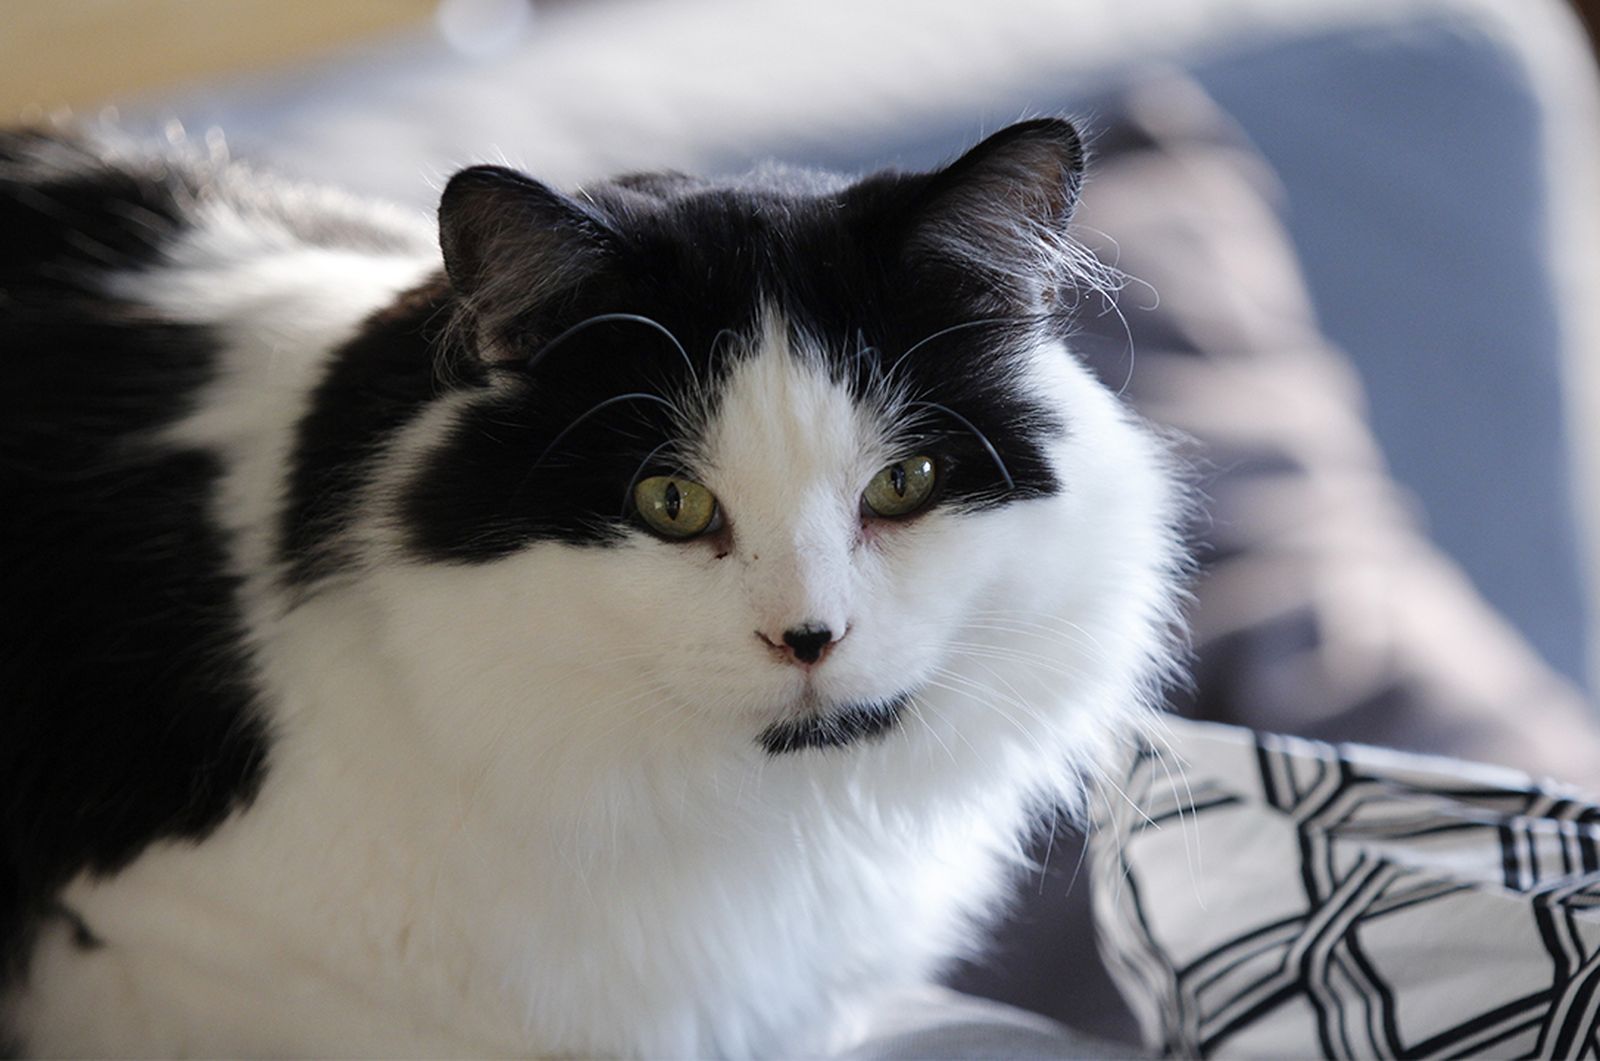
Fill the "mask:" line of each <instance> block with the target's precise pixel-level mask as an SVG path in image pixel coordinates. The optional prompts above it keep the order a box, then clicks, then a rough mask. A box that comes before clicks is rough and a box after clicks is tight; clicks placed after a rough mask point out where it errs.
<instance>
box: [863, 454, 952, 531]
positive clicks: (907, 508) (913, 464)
mask: <svg viewBox="0 0 1600 1061" xmlns="http://www.w3.org/2000/svg"><path fill="white" fill-rule="evenodd" d="M933 480H934V471H933V458H932V457H920V456H919V457H907V458H906V459H905V460H902V461H895V462H894V463H893V464H891V465H889V466H888V467H887V468H885V469H883V471H881V472H879V473H878V474H877V475H874V476H873V477H872V482H870V483H868V484H867V488H866V490H865V491H864V492H863V493H862V494H861V501H862V503H863V504H865V505H866V506H867V510H868V511H869V512H871V513H872V514H873V515H876V516H884V517H886V518H889V519H895V518H897V517H900V516H909V515H911V513H913V512H915V511H916V510H917V509H919V508H921V507H922V506H923V505H925V504H927V503H928V498H930V497H932V496H933Z"/></svg>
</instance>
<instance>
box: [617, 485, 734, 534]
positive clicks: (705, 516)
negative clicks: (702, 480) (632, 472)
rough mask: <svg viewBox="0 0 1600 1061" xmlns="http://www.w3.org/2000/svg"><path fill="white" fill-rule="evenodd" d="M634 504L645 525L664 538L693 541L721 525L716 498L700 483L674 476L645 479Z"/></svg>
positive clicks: (637, 488) (634, 498) (636, 493)
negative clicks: (715, 525)
mask: <svg viewBox="0 0 1600 1061" xmlns="http://www.w3.org/2000/svg"><path fill="white" fill-rule="evenodd" d="M633 504H634V507H635V508H636V509H637V510H638V512H639V518H640V519H642V520H644V522H645V526H647V527H649V528H650V529H651V530H653V531H655V532H656V533H657V534H659V535H661V536H662V537H663V538H673V539H677V540H683V539H685V538H693V537H694V536H695V535H697V534H704V533H705V532H706V531H708V530H711V529H713V527H714V524H715V523H716V522H717V499H716V496H715V495H714V494H712V492H711V491H710V490H707V489H706V488H705V487H703V486H701V485H700V484H699V483H697V482H693V481H691V480H689V479H679V478H677V477H675V476H671V475H652V476H651V477H650V478H648V479H641V480H640V481H639V484H638V485H637V486H635V487H634V488H633Z"/></svg>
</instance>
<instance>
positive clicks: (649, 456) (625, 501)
mask: <svg viewBox="0 0 1600 1061" xmlns="http://www.w3.org/2000/svg"><path fill="white" fill-rule="evenodd" d="M670 445H672V440H671V439H668V440H667V441H665V442H663V443H661V445H659V446H657V447H656V448H655V449H653V450H651V451H650V452H649V453H646V454H645V455H644V460H642V461H640V462H639V466H638V467H637V468H635V469H634V470H633V476H632V477H631V478H630V479H629V480H628V487H627V489H625V490H623V491H622V511H621V512H619V513H618V515H620V516H626V515H627V514H628V505H629V504H631V503H632V501H633V488H634V487H636V486H638V485H639V480H640V479H641V478H643V477H644V472H645V469H646V468H648V467H650V462H651V461H653V460H655V459H656V454H657V453H660V452H661V451H662V450H664V449H666V448H667V447H668V446H670Z"/></svg>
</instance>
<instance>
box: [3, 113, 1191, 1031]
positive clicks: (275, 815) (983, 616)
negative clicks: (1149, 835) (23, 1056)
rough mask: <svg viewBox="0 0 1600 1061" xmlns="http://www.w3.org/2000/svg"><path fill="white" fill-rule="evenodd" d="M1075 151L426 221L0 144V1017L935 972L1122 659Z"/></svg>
mask: <svg viewBox="0 0 1600 1061" xmlns="http://www.w3.org/2000/svg"><path fill="white" fill-rule="evenodd" d="M1082 154H1083V153H1082V148H1081V145H1080V141H1079V138H1078V136H1077V134H1076V133H1075V132H1074V130H1073V128H1072V127H1071V125H1069V124H1068V123H1066V122H1064V121H1059V120H1038V121H1032V122H1027V123H1024V124H1021V125H1016V126H1013V127H1011V128H1008V129H1006V130H1003V131H1001V132H1000V133H998V134H996V135H995V136H993V137H991V138H990V139H988V140H986V141H984V142H983V143H982V144H980V145H979V146H977V147H976V148H974V149H973V150H972V151H970V152H969V153H968V154H966V155H965V156H963V157H961V158H960V159H959V160H957V161H956V162H954V163H953V164H951V165H949V166H947V167H945V168H943V169H940V170H938V171H935V172H931V173H894V172H890V173H880V174H876V175H872V176H868V177H865V178H863V179H859V180H847V179H843V178H834V177H827V176H819V175H815V174H799V173H793V172H786V171H779V170H770V171H760V172H758V173H756V174H753V175H750V176H746V177H743V178H738V179H732V180H725V181H711V180H700V179H696V178H692V177H687V176H683V175H679V174H672V173H667V174H650V175H641V176H630V177H623V178H619V179H616V180H613V181H609V182H604V183H597V184H594V185H590V186H588V187H585V188H583V189H581V190H579V191H578V192H576V193H574V194H570V195H569V194H563V193H561V192H558V191H556V190H553V189H551V188H549V187H547V186H545V185H543V184H540V183H538V182H536V181H534V180H532V179H530V178H528V177H525V176H523V175H521V174H518V173H515V172H512V171H510V170H507V169H503V168H498V167H474V168H471V169H467V170H465V171H463V172H461V173H459V174H457V175H456V176H455V177H454V178H453V179H452V180H451V181H450V182H449V185H448V187H446V188H445V190H444V193H443V197H442V202H441V205H440V210H439V217H438V225H437V228H435V226H434V225H433V224H432V223H431V222H430V221H429V220H427V219H424V218H418V217H412V216H409V215H406V214H404V213H401V212H399V211H392V210H386V209H380V208H376V207H372V206H369V205H364V204H360V203H357V202H354V201H350V200H347V199H345V198H342V197H340V196H338V195H335V194H332V193H329V192H324V191H317V190H309V189H304V188H299V187H295V186H292V185H288V184H284V183H281V182H275V181H273V180H271V179H269V178H266V177H263V176H261V175H259V174H255V173H252V172H250V171H248V170H246V169H244V168H242V167H240V166H238V165H236V164H228V163H225V162H221V161H207V160H204V159H198V158H190V157H164V156H157V155H154V154H142V153H139V152H137V151H131V150H124V149H114V148H110V147H106V146H103V145H101V144H99V143H97V142H95V141H93V140H91V139H85V138H74V137H70V136H69V137H63V136H59V135H55V134H34V133H15V134H7V135H5V136H4V137H0V231H3V232H4V233H5V240H4V242H3V244H0V336H3V341H4V349H5V358H6V377H7V378H6V382H5V385H4V388H3V390H0V393H3V395H4V399H3V401H4V404H3V406H0V447H3V448H0V468H3V472H4V476H5V480H4V496H5V498H6V506H7V510H8V513H7V516H6V519H5V521H4V524H3V531H0V534H3V539H0V546H3V554H0V564H3V575H0V578H3V585H0V600H3V601H4V608H3V611H4V626H3V628H0V653H3V654H0V683H3V684H0V690H3V692H0V696H3V698H4V699H3V701H0V815H3V817H0V830H3V832H0V845H3V846H0V954H3V958H4V985H5V986H4V995H3V996H0V997H3V1003H0V1012H3V1019H4V1030H5V1035H6V1036H7V1038H8V1041H9V1042H11V1043H12V1044H13V1046H14V1047H15V1048H17V1049H20V1050H25V1051H28V1052H38V1053H50V1054H61V1053H71V1054H106V1055H111V1054H115V1055H128V1054H144V1055H156V1054H159V1055H176V1054H241V1053H244V1054H276V1055H289V1054H330V1053H331V1054H339V1055H346V1056H349V1055H357V1054H367V1055H401V1054H411V1055H416V1054H425V1055H450V1056H460V1055H527V1054H532V1053H542V1054H569V1055H571V1054H577V1055H651V1056H686V1055H711V1054H717V1055H752V1054H755V1055H760V1054H788V1055H792V1054H796V1053H802V1052H810V1051H816V1050H824V1049H828V1048H831V1047H833V1046H836V1045H838V1044H839V1043H840V1042H842V1041H844V1039H845V1038H847V1037H848V1034H849V1029H850V1028H851V1027H852V1023H851V1021H852V1019H853V1018H852V1014H854V1013H857V1012H859V1011H861V1010H863V1009H868V1010H870V1008H871V1007H872V1006H873V1005H874V1003H875V1002H876V1001H877V1000H879V999H881V998H883V997H886V996H887V995H888V994H889V993H891V992H893V991H895V990H897V989H899V988H902V987H905V986H908V985H914V984H916V983H919V982H924V981H926V980H928V979H930V978H932V977H934V976H935V975H937V973H938V971H939V970H940V968H941V966H942V964H943V963H944V962H945V961H947V960H948V959H949V957H950V956H952V955H954V954H957V953H959V952H961V951H962V950H963V948H965V947H967V946H969V945H970V944H971V942H972V940H973V938H974V929H975V927H976V926H977V925H978V924H979V923H981V922H982V920H983V919H985V918H986V917H988V916H990V915H991V914H992V913H993V912H994V911H995V909H996V907H997V905H999V904H1000V903H1001V902H1002V901H1003V895H1004V892H1005V888H1006V885H1007V882H1008V880H1009V879H1010V877H1011V876H1012V874H1013V871H1014V867H1015V866H1016V865H1017V864H1018V862H1019V857H1020V854H1019V853H1020V850H1021V844H1020V841H1021V839H1022V838H1023V837H1024V836H1025V834H1026V833H1027V831H1028V830H1029V828H1030V822H1031V821H1032V820H1033V818H1034V816H1035V815H1036V814H1037V813H1038V812H1039V810H1040V809H1041V808H1043V807H1045V806H1048V805H1050V804H1051V803H1053V802H1055V801H1060V800H1065V801H1066V802H1067V803H1068V804H1081V802H1082V801H1083V799H1084V798H1085V792H1086V790H1087V786H1089V784H1090V783H1091V780H1092V777H1093V775H1094V772H1095V770H1096V764H1097V763H1099V762H1101V761H1103V760H1104V758H1105V757H1106V756H1108V755H1109V754H1111V753H1112V751H1113V750H1114V748H1115V746H1116V745H1117V743H1118V742H1119V740H1120V739H1121V737H1122V735H1123V734H1125V733H1126V731H1127V729H1128V727H1130V726H1132V725H1135V724H1137V723H1138V722H1139V720H1140V719H1141V718H1142V717H1143V715H1144V713H1145V712H1147V710H1148V703H1149V701H1150V698H1151V693H1152V691H1153V690H1154V688H1155V686H1156V685H1157V683H1158V682H1159V680H1160V678H1161V675H1162V672H1163V671H1164V670H1165V669H1166V668H1167V667H1168V666H1169V663H1170V651H1169V648H1170V642H1171V640H1172V638H1171V631H1172V627H1173V615H1174V599H1175V594H1176V589H1175V582H1176V578H1175V572H1176V570H1177V567H1178V548H1177V545H1176V535H1175V532H1174V523H1175V510H1176V491H1175V490H1174V488H1173V487H1172V485H1171V483H1170V477H1169V476H1168V474H1167V473H1166V471H1165V466H1164V458H1163V455H1162V449H1161V447H1160V446H1159V445H1158V444H1157V443H1156V442H1155V441H1154V438H1153V436H1152V434H1151V433H1150V432H1149V431H1148V430H1147V429H1145V428H1144V427H1142V426H1140V425H1139V424H1138V423H1137V422H1136V421H1135V419H1134V418H1133V417H1132V416H1131V415H1130V414H1129V413H1128V412H1127V411H1126V410H1125V409H1124V408H1122V407H1121V405H1120V404H1119V402H1118V401H1117V400H1116V398H1115V396H1114V395H1112V394H1111V393H1110V392H1108V391H1107V390H1106V389H1104V388H1103V387H1101V386H1100V385H1099V384H1098V383H1096V382H1095V381H1094V379H1093V377H1092V376H1091V375H1090V373H1089V372H1088V371H1087V370H1086V369H1085V368H1084V367H1082V366H1081V365H1080V364H1078V363H1077V362H1076V361H1075V360H1074V359H1073V357H1072V356H1071V355H1070V353H1069V351H1068V349H1067V348H1066V345H1065V340H1066V338H1067V331H1066V328H1065V324H1064V321H1065V319H1066V317H1067V316H1068V311H1069V310H1070V308H1071V299H1072V292H1073V290H1074V283H1075V273H1076V269H1077V266H1076V265H1075V263H1076V262H1078V261H1079V260H1080V255H1078V254H1077V253H1075V251H1074V249H1073V244H1072V243H1071V242H1070V241H1069V240H1068V238H1067V236H1066V226H1067V222H1068V219H1069V216H1070V213H1071V211H1072V207H1073V205H1074V201H1075V199H1076V196H1077V193H1078V188H1079V184H1080V178H1081V174H1082ZM441 249H442V254H441Z"/></svg>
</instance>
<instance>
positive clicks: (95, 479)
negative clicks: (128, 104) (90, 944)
mask: <svg viewBox="0 0 1600 1061" xmlns="http://www.w3.org/2000/svg"><path fill="white" fill-rule="evenodd" d="M74 160H77V161H76V162H75V161H74ZM182 195H183V190H182V189H181V188H180V187H176V186H174V185H173V184H172V179H171V177H170V174H168V175H162V174H160V173H158V172H156V171H151V172H143V171H138V172H136V171H133V170H123V169H118V168H116V167H114V166H107V165H105V164H102V163H99V162H96V161H93V157H92V155H90V154H89V153H88V152H87V151H86V149H83V148H80V147H78V146H76V145H73V144H70V143H66V144H63V143H57V142H55V141H52V140H49V139H48V138H44V137H38V136H4V137H0V231H4V232H6V234H7V238H6V240H5V241H4V242H3V244H0V246H3V250H0V335H3V336H4V344H5V345H4V355H3V356H4V357H5V372H6V386H5V387H4V388H0V498H3V501H4V505H5V508H6V516H5V519H4V520H3V521H0V601H4V607H3V608H0V689H3V690H4V693H3V701H0V963H3V968H0V978H5V977H9V976H15V975H18V974H19V973H21V972H22V971H23V968H24V966H25V963H26V959H27V954H28V952H29V949H30V946H31V940H32V939H33V937H34V934H35V932H36V930H37V926H38V924H39V921H40V919H41V918H42V917H45V916H48V915H49V913H50V911H51V909H52V904H53V902H54V897H55V894H56V892H57V891H58V890H59V889H60V887H61V886H62V885H63V884H65V883H66V882H67V881H68V880H70V879H71V878H72V877H73V876H75V875H77V874H79V873H81V872H84V871H89V872H95V873H109V872H112V871H115V870H116V869H118V868H119V867H121V866H123V865H125V864H126V863H128V862H129V861H130V860H132V859H133V858H135V857H136V856H137V855H138V854H139V853H140V852H141V851H142V850H144V848H145V847H146V846H147V845H149V844H150V843H151V842H153V841H155V840H157V839H161V838H172V837H182V838H190V839H198V838H200V837H203V836H204V835H206V834H207V832H209V831H210V830H211V829H213V828H214V827H215V826H216V825H217V824H218V823H219V822H221V821H222V820H223V819H224V818H225V817H226V816H227V815H228V814H229V813H230V812H231V811H232V810H233V809H234V808H236V807H238V806H240V805H241V804H243V803H245V802H247V801H248V800H249V799H250V798H251V797H252V796H253V794H254V793H255V791H256V789H257V787H258V785H259V783H260V779H261V776H262V771H263V768H264V762H265V759H266V754H267V734H266V732H265V727H264V725H263V724H262V722H261V721H260V718H259V716H258V714H257V711H256V709H255V705H254V703H253V692H252V674H251V663H250V660H249V658H248V656H247V654H246V652H245V650H244V649H243V648H242V647H241V645H242V639H243V633H244V631H243V628H242V623H241V620H240V616H239V612H238V608H237V606H236V603H235V598H234V594H235V589H236V586H235V579H234V578H233V577H232V576H231V575H229V574H228V573H227V570H226V565H225V554H224V543H223V541H222V539H221V537H220V534H219V532H217V531H216V530H215V529H214V528H213V527H212V524H211V522H210V519H209V517H208V512H207V508H208V506H209V504H210V501H211V497H212V493H213V490H214V487H215V483H216V479H217V475H218V468H217V465H216V462H215V461H214V460H213V459H212V458H211V457H209V456H207V455H205V454H203V453H199V452H185V451H171V450H160V449H156V448H154V447H152V446H149V445H148V444H147V443H146V442H145V441H144V440H146V439H148V438H149V436H150V434H151V433H152V432H154V431H157V430H158V429H160V428H161V427H162V426H164V425H167V424H170V423H172V422H173V421H174V420H175V419H177V418H178V417H180V416H181V415H183V413H184V412H185V411H187V410H188V409H189V407H190V403H191V402H192V400H193V397H194V394H195V391H196V390H197V388H199V387H200V386H201V385H202V384H204V383H205V381H206V380H207V379H208V378H209V375H210V373H211V370H212V364H213V360H214V357H215V353H216V343H215V342H214V340H213V338H212V337H211V336H210V335H209V334H208V333H207V332H206V331H205V330H203V329H200V328H196V327H192V326H187V325H181V324H174V323H170V322H167V321H164V320H160V319H157V318H155V317H154V316H152V315H151V314H150V313H149V312H148V311H147V310H145V309H144V308H142V307H140V306H137V305H133V304H129V303H126V302H119V301H115V300H112V299H109V298H106V297H104V296H102V295H99V294H97V293H96V291H97V288H98V286H99V285H98V283H97V279H96V277H97V275H98V273H99V271H100V270H101V269H104V268H110V267H113V266H114V267H116V268H119V269H127V268H141V267H145V266H147V265H149V264H150V263H152V262H154V261H156V260H157V259H158V258H159V256H160V250H161V246H162V242H163V240H164V239H166V238H167V237H169V236H170V235H172V234H173V233H174V232H176V231H179V230H180V229H181V227H182V225H183V224H184V223H185V222H184V201H183V198H182ZM19 234H20V235H19Z"/></svg>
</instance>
